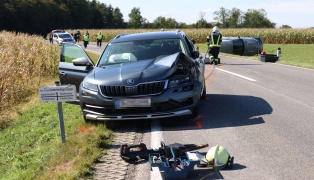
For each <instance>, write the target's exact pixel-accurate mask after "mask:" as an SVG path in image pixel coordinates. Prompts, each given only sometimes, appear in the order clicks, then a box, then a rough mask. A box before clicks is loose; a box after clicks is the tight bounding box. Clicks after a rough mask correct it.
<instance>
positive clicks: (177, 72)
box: [59, 30, 206, 121]
mask: <svg viewBox="0 0 314 180" xmlns="http://www.w3.org/2000/svg"><path fill="white" fill-rule="evenodd" d="M204 70H205V66H204V59H203V57H202V56H201V55H200V53H199V52H198V51H197V50H196V48H195V46H194V45H193V43H192V42H191V40H190V39H189V37H188V36H187V35H186V34H185V33H183V32H181V31H179V30H177V31H160V32H146V33H138V34H121V35H118V36H116V37H115V38H114V39H112V40H111V41H110V42H109V43H108V44H107V46H106V47H105V49H104V51H103V53H102V55H101V56H100V58H99V59H98V61H97V63H96V64H94V63H93V62H92V61H91V59H90V58H89V57H88V55H87V54H86V53H85V51H84V50H83V49H82V48H81V47H80V46H78V45H76V44H71V43H63V46H62V51H61V56H60V64H59V77H60V81H61V84H63V85H65V84H74V85H76V87H77V90H78V93H79V103H80V106H81V109H82V111H83V114H84V119H85V121H93V120H95V121H97V120H100V121H104V120H132V119H154V118H167V117H175V116H186V115H192V114H193V113H194V111H195V109H196V107H197V106H198V104H199V101H200V99H202V98H204V97H205V96H206V86H205V78H204Z"/></svg>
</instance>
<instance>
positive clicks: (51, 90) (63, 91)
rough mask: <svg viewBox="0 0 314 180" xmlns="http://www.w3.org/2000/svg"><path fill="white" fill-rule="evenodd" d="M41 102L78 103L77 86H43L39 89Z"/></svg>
mask: <svg viewBox="0 0 314 180" xmlns="http://www.w3.org/2000/svg"><path fill="white" fill-rule="evenodd" d="M39 97H40V101H41V102H66V101H67V102H69V101H76V99H77V97H76V87H75V85H63V86H43V87H41V88H39Z"/></svg>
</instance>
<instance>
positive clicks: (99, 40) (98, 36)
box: [97, 31, 104, 47]
mask: <svg viewBox="0 0 314 180" xmlns="http://www.w3.org/2000/svg"><path fill="white" fill-rule="evenodd" d="M103 37H104V36H103V34H101V32H100V31H99V33H98V34H97V47H98V46H99V47H101V42H102V38H103Z"/></svg>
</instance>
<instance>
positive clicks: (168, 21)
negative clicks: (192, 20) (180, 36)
mask: <svg viewBox="0 0 314 180" xmlns="http://www.w3.org/2000/svg"><path fill="white" fill-rule="evenodd" d="M166 28H179V26H178V22H177V21H176V20H175V19H173V18H167V19H166Z"/></svg>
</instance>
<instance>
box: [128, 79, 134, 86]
mask: <svg viewBox="0 0 314 180" xmlns="http://www.w3.org/2000/svg"><path fill="white" fill-rule="evenodd" d="M126 82H127V83H128V85H133V84H134V79H128V80H127V81H126Z"/></svg>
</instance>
